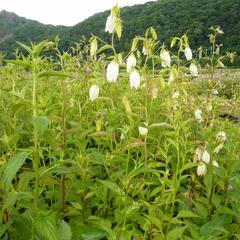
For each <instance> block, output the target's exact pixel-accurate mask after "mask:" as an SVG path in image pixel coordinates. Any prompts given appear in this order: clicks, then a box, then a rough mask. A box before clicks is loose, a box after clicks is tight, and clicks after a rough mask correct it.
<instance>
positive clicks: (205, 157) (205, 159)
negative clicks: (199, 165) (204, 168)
mask: <svg viewBox="0 0 240 240" xmlns="http://www.w3.org/2000/svg"><path fill="white" fill-rule="evenodd" d="M202 161H203V162H205V163H207V164H208V163H210V154H209V152H208V151H207V150H204V151H203V154H202Z"/></svg>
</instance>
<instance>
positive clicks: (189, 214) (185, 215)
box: [177, 210, 198, 218]
mask: <svg viewBox="0 0 240 240" xmlns="http://www.w3.org/2000/svg"><path fill="white" fill-rule="evenodd" d="M193 217H198V215H196V214H194V213H192V212H191V211H188V210H181V211H180V212H179V213H178V215H177V218H193Z"/></svg>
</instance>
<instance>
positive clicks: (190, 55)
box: [184, 47, 192, 61]
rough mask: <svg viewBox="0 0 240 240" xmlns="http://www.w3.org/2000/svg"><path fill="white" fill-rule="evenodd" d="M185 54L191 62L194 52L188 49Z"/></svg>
mask: <svg viewBox="0 0 240 240" xmlns="http://www.w3.org/2000/svg"><path fill="white" fill-rule="evenodd" d="M184 54H185V56H186V59H187V60H188V61H189V60H191V59H192V50H191V49H190V48H189V47H186V48H185V50H184Z"/></svg>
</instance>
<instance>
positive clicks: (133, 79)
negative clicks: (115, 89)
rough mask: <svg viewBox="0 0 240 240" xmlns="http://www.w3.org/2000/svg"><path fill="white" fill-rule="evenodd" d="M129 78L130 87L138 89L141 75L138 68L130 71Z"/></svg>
mask: <svg viewBox="0 0 240 240" xmlns="http://www.w3.org/2000/svg"><path fill="white" fill-rule="evenodd" d="M129 80H130V88H136V89H138V88H139V87H140V80H141V76H140V74H139V73H138V71H137V70H133V71H132V72H131V73H130V77H129Z"/></svg>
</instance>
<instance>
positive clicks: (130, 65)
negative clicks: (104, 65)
mask: <svg viewBox="0 0 240 240" xmlns="http://www.w3.org/2000/svg"><path fill="white" fill-rule="evenodd" d="M136 64H137V59H136V58H135V56H134V55H133V54H131V55H129V57H128V58H127V72H128V73H130V72H131V70H132V68H133V67H135V66H136Z"/></svg>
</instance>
